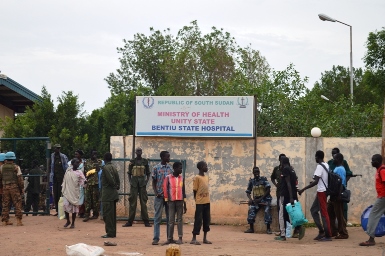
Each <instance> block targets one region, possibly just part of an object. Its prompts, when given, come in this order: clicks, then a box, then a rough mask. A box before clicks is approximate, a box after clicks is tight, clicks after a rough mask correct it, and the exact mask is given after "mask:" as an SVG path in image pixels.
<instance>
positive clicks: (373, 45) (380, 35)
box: [364, 27, 385, 97]
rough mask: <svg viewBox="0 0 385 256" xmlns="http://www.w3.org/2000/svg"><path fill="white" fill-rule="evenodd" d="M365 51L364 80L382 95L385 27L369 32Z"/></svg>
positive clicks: (383, 88) (383, 85) (384, 79)
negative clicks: (365, 70) (366, 70)
mask: <svg viewBox="0 0 385 256" xmlns="http://www.w3.org/2000/svg"><path fill="white" fill-rule="evenodd" d="M366 48H367V52H366V54H365V56H364V62H365V66H366V68H367V69H368V72H366V73H365V80H366V81H367V83H368V84H370V85H371V87H372V88H373V89H374V90H375V91H376V92H377V93H378V94H380V95H382V97H384V95H385V27H383V28H382V30H380V31H377V30H376V31H375V32H370V33H369V36H368V39H367V41H366Z"/></svg>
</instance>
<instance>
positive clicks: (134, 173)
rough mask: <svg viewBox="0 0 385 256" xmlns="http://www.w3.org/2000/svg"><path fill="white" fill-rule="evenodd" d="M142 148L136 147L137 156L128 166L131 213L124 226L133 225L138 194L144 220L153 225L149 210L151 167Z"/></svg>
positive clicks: (145, 222)
mask: <svg viewBox="0 0 385 256" xmlns="http://www.w3.org/2000/svg"><path fill="white" fill-rule="evenodd" d="M142 152H143V151H142V149H141V148H136V150H135V154H136V157H135V158H134V159H131V160H130V165H129V166H128V172H127V174H128V182H129V183H130V197H129V199H128V201H129V209H128V212H129V215H128V221H127V223H126V224H124V225H123V227H131V226H132V223H133V222H134V219H135V213H136V206H137V202H138V194H139V200H140V214H141V217H142V220H143V222H144V226H146V227H151V224H150V222H149V217H148V211H147V199H148V196H147V190H146V187H147V183H148V181H149V180H150V175H151V172H150V167H149V165H148V159H145V158H142Z"/></svg>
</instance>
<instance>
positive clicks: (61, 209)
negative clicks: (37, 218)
mask: <svg viewBox="0 0 385 256" xmlns="http://www.w3.org/2000/svg"><path fill="white" fill-rule="evenodd" d="M58 208H59V209H58V214H57V217H58V218H59V220H64V219H65V218H66V215H65V213H64V198H63V197H62V196H61V197H60V199H59V202H58Z"/></svg>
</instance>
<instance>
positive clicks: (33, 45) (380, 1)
mask: <svg viewBox="0 0 385 256" xmlns="http://www.w3.org/2000/svg"><path fill="white" fill-rule="evenodd" d="M319 13H324V14H327V15H328V16H330V17H333V18H335V19H337V20H339V21H342V22H344V23H347V24H349V25H352V26H353V66H354V67H363V61H362V58H363V56H364V54H365V42H366V39H367V36H368V34H369V32H372V31H375V30H380V29H381V28H382V27H384V26H385V18H384V17H385V16H384V14H385V1H384V0H366V1H364V0H338V1H336V0H334V1H332V0H324V1H312V0H291V1H289V0H279V1H278V0H277V1H274V0H253V1H252V0H244V1H242V0H237V1H235V0H220V1H219V0H215V1H214V0H211V1H210V0H206V1H203V0H194V1H182V0H179V1H178V0H174V1H170V0H163V1H159V0H152V1H150V0H147V1H146V0H141V1H128V0H110V1H99V0H92V1H85V0H84V1H74V0H66V1H49V0H34V1H29V0H18V1H7V0H0V71H1V72H2V73H3V74H6V75H7V76H9V77H10V78H12V79H13V80H15V81H17V82H18V83H20V84H21V85H23V86H24V87H27V88H28V89H30V90H32V91H33V92H35V93H37V94H40V92H41V89H42V86H43V85H44V86H45V87H46V88H47V90H48V92H49V93H50V94H51V95H52V98H53V99H54V100H55V104H57V102H56V98H57V97H58V96H59V95H61V94H62V92H63V91H66V92H67V91H73V92H74V93H75V94H76V95H78V96H79V99H80V102H84V103H85V107H84V110H86V111H87V112H88V113H89V114H90V113H91V112H92V110H94V109H97V108H100V107H102V106H103V104H104V101H105V100H106V99H107V98H108V97H109V96H110V92H109V89H108V86H107V83H106V82H105V81H104V78H106V77H107V76H108V74H109V73H111V72H114V71H115V70H116V69H117V68H118V67H119V61H118V58H119V55H118V53H117V51H116V48H117V47H121V46H123V42H122V40H123V39H132V38H133V35H134V34H136V33H144V34H147V35H149V28H150V27H154V28H155V29H159V30H163V29H166V28H170V29H171V33H174V34H175V33H176V32H177V31H178V30H179V29H181V28H182V27H183V26H185V25H188V24H189V23H190V22H191V21H193V20H197V21H198V25H199V27H200V28H201V30H202V31H203V32H204V33H207V32H209V31H210V29H211V27H212V26H215V27H217V28H223V29H224V30H225V31H227V32H230V33H231V34H232V36H233V37H235V39H236V41H237V42H238V44H240V45H241V46H247V45H248V44H251V47H252V48H253V49H256V50H259V51H260V52H261V54H262V55H263V56H265V57H266V59H267V61H268V63H269V64H270V66H271V67H272V68H273V69H275V70H283V69H285V68H286V66H287V65H289V63H293V64H294V65H295V67H296V69H297V70H298V71H299V72H300V74H301V76H303V77H304V76H307V77H309V83H308V85H307V86H308V87H309V88H312V86H313V84H314V82H315V81H317V80H319V78H320V76H321V72H324V71H325V70H330V69H331V68H332V66H333V65H342V66H345V67H348V66H349V52H350V48H349V42H350V37H349V27H348V26H345V25H343V24H340V23H333V22H326V21H321V20H320V19H319V18H318V14H319Z"/></svg>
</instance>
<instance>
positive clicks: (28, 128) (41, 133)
mask: <svg viewBox="0 0 385 256" xmlns="http://www.w3.org/2000/svg"><path fill="white" fill-rule="evenodd" d="M41 97H42V102H41V103H40V102H36V103H35V104H34V105H33V107H32V108H27V110H26V112H25V113H24V114H22V115H18V116H17V117H16V118H15V119H14V120H12V119H10V118H7V119H6V120H5V121H2V122H1V127H0V128H1V129H2V130H3V131H4V134H3V137H4V138H25V137H49V138H50V141H51V144H52V145H54V144H56V143H60V144H61V145H62V150H61V151H62V152H63V153H65V154H67V156H68V157H69V158H71V157H73V155H74V151H75V150H76V149H78V148H80V149H83V150H84V149H86V148H88V147H89V145H88V134H87V133H86V132H84V127H85V124H86V119H85V117H84V112H83V111H82V108H83V104H79V103H78V96H77V95H74V94H73V93H72V92H67V93H66V92H63V94H62V95H61V96H59V97H58V98H57V100H58V102H59V104H58V106H57V108H56V109H55V108H54V104H53V101H52V99H51V95H50V94H49V93H48V92H47V90H46V88H45V87H43V88H42V92H41ZM15 143H16V144H13V143H11V142H8V143H2V148H4V150H15V148H16V155H17V156H18V157H19V158H23V159H24V162H23V166H22V167H24V168H28V167H30V166H31V163H32V160H34V159H37V160H39V163H41V164H45V157H46V155H45V148H46V145H45V141H30V140H28V141H18V142H15Z"/></svg>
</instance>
